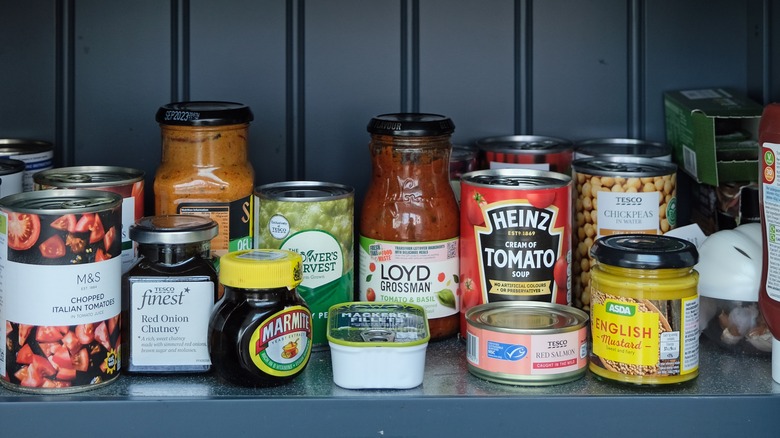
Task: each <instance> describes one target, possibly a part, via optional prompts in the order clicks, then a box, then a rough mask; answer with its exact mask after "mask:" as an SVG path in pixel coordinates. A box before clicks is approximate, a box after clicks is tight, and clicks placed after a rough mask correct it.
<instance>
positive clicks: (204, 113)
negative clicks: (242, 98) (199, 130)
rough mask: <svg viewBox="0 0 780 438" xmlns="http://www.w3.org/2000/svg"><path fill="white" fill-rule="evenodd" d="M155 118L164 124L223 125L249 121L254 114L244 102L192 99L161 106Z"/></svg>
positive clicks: (252, 118)
mask: <svg viewBox="0 0 780 438" xmlns="http://www.w3.org/2000/svg"><path fill="white" fill-rule="evenodd" d="M155 120H157V122H158V123H160V124H162V125H179V126H222V125H238V124H241V123H249V122H251V121H252V120H254V115H253V114H252V110H251V109H249V106H247V105H244V104H243V103H237V102H221V101H192V102H173V103H169V104H167V105H163V106H161V107H160V109H159V110H157V115H156V116H155Z"/></svg>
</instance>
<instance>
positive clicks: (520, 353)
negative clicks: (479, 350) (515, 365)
mask: <svg viewBox="0 0 780 438" xmlns="http://www.w3.org/2000/svg"><path fill="white" fill-rule="evenodd" d="M527 355H528V348H527V347H526V346H525V345H517V344H505V343H503V342H495V341H488V343H487V356H488V357H489V358H491V359H500V360H509V361H513V362H515V361H518V360H521V359H522V358H524V357H526V356H527Z"/></svg>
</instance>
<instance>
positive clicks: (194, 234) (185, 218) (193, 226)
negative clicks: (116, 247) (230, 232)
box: [130, 214, 218, 245]
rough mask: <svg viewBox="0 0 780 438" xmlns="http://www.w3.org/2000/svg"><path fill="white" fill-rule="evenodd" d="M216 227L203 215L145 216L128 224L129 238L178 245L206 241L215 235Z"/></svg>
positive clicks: (154, 243) (137, 240)
mask: <svg viewBox="0 0 780 438" xmlns="http://www.w3.org/2000/svg"><path fill="white" fill-rule="evenodd" d="M217 229H218V226H217V223H216V222H214V221H213V220H212V219H210V218H207V217H205V216H197V215H188V214H170V215H159V216H145V217H142V218H140V219H138V220H137V221H136V222H135V223H134V224H133V225H131V226H130V238H131V239H132V240H134V241H136V242H138V243H145V244H153V245H180V244H188V243H198V242H207V241H209V240H211V239H213V238H214V237H215V236H216V235H217V233H218V231H217Z"/></svg>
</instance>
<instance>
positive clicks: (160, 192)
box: [154, 101, 254, 259]
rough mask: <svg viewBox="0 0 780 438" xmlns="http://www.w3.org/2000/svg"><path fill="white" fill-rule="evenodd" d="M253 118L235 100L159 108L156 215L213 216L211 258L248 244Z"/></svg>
mask: <svg viewBox="0 0 780 438" xmlns="http://www.w3.org/2000/svg"><path fill="white" fill-rule="evenodd" d="M253 118H254V116H253V115H252V111H251V110H250V109H249V107H248V106H246V105H243V104H240V103H234V102H218V101H196V102H175V103H170V104H167V105H164V106H162V107H161V108H160V109H159V110H158V111H157V115H156V119H157V122H158V123H159V124H160V129H161V133H162V160H161V163H160V166H159V167H158V168H157V172H156V174H155V178H154V198H155V199H154V214H155V215H164V214H192V215H200V216H206V217H209V218H211V219H213V220H214V221H215V222H217V224H219V234H218V235H217V237H215V238H214V240H213V241H212V242H211V253H212V255H213V256H214V257H215V259H217V258H218V257H219V256H222V255H223V254H226V253H227V252H229V251H237V250H244V249H250V248H252V230H251V227H252V193H253V190H254V169H253V168H252V164H251V163H250V162H249V157H248V144H247V142H248V134H249V122H251V121H252V120H253ZM205 169H208V171H205Z"/></svg>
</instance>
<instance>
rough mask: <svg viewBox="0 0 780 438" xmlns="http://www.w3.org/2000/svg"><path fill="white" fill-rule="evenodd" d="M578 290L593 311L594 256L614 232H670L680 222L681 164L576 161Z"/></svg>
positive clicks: (577, 298) (579, 303) (578, 298)
mask: <svg viewBox="0 0 780 438" xmlns="http://www.w3.org/2000/svg"><path fill="white" fill-rule="evenodd" d="M572 166H573V169H574V176H573V178H574V181H575V197H574V201H575V202H574V231H573V233H572V235H573V240H574V243H573V244H572V248H574V251H573V253H572V254H573V261H572V291H573V295H574V296H573V300H574V301H573V304H574V306H575V307H578V308H580V309H583V310H585V311H588V310H589V309H590V298H591V294H590V266H591V264H592V263H593V260H592V259H591V257H590V255H589V251H590V248H591V247H592V246H593V242H594V241H595V240H596V239H597V238H599V237H602V236H609V235H613V234H629V233H642V234H664V233H666V232H667V231H669V230H671V229H673V228H675V227H676V226H677V165H676V164H674V163H669V162H666V161H661V160H655V159H652V158H636V157H621V156H614V155H610V156H602V157H593V158H584V159H582V160H575V161H574V163H573V164H572Z"/></svg>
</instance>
